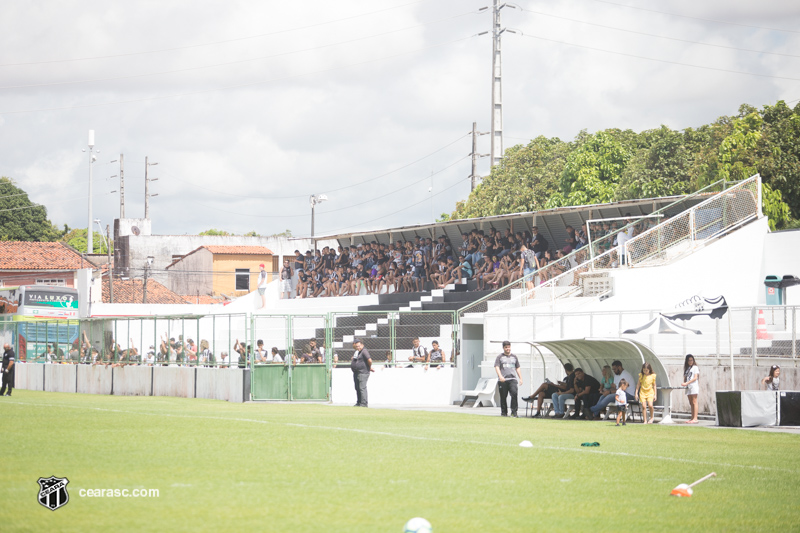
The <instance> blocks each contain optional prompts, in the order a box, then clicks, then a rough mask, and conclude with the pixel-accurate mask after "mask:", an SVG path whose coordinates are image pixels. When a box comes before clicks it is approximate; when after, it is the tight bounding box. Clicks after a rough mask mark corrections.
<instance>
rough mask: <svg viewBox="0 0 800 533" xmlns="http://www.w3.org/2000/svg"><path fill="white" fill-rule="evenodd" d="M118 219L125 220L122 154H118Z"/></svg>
mask: <svg viewBox="0 0 800 533" xmlns="http://www.w3.org/2000/svg"><path fill="white" fill-rule="evenodd" d="M119 218H125V165H124V156H123V155H122V154H119Z"/></svg>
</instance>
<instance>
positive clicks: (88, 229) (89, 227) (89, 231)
mask: <svg viewBox="0 0 800 533" xmlns="http://www.w3.org/2000/svg"><path fill="white" fill-rule="evenodd" d="M92 152H94V130H89V222H88V224H87V225H86V253H87V254H91V253H94V243H93V242H92V220H93V219H92V157H94V156H93V155H92Z"/></svg>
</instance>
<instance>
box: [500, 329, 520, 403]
mask: <svg viewBox="0 0 800 533" xmlns="http://www.w3.org/2000/svg"><path fill="white" fill-rule="evenodd" d="M494 371H495V372H497V379H498V380H499V381H500V416H508V404H507V403H506V397H507V396H508V394H509V393H510V394H511V416H513V417H514V418H517V391H518V390H519V386H520V385H522V374H521V373H520V371H519V360H518V359H517V356H516V355H514V354H513V353H511V343H510V342H509V341H503V353H501V354H500V355H498V356H497V358H496V359H495V360H494Z"/></svg>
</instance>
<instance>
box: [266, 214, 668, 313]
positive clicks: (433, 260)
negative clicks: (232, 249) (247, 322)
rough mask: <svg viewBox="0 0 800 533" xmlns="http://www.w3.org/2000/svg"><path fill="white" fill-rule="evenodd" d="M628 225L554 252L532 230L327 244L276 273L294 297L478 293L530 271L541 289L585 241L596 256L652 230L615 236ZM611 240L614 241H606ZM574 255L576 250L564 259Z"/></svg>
mask: <svg viewBox="0 0 800 533" xmlns="http://www.w3.org/2000/svg"><path fill="white" fill-rule="evenodd" d="M628 216H630V214H626V217H628ZM631 221H632V219H622V220H615V221H610V222H593V223H591V225H590V224H588V223H587V224H586V225H584V226H582V227H579V228H578V229H577V230H576V229H575V228H574V227H572V226H567V227H566V233H567V236H566V238H565V239H564V242H563V243H560V245H559V246H554V245H553V244H552V243H549V242H548V241H547V239H546V238H545V237H544V235H542V234H541V233H540V232H539V231H538V228H537V227H534V228H533V229H532V231H527V230H526V231H517V232H513V231H512V230H511V229H506V230H505V231H499V230H496V229H495V228H491V229H490V230H489V232H488V233H485V232H484V231H483V230H479V229H473V230H472V231H470V232H469V233H463V234H462V235H461V241H460V242H457V243H452V242H451V241H450V239H448V238H447V237H446V236H445V235H441V236H440V237H439V238H438V239H436V240H435V241H434V240H433V239H431V238H426V237H419V236H417V237H414V239H413V240H411V241H405V242H404V241H396V242H394V243H389V244H385V243H378V242H376V241H372V242H370V243H364V244H357V245H353V246H344V247H342V246H339V247H338V248H337V249H334V248H333V247H328V246H326V247H325V248H323V249H322V250H316V251H315V252H312V251H310V250H308V251H306V253H305V254H303V253H302V252H300V250H295V252H294V253H295V256H294V258H293V259H287V260H286V261H284V266H283V269H282V270H281V279H282V280H284V281H283V283H284V284H285V285H284V286H283V287H282V288H281V293H282V294H283V293H286V294H287V295H289V294H290V292H289V290H290V287H289V284H288V283H286V282H287V281H288V280H290V279H292V278H293V277H294V276H295V274H296V276H297V285H296V295H297V296H296V297H297V298H321V297H329V296H348V295H358V294H382V293H389V292H419V291H423V290H426V287H430V286H433V287H435V288H443V287H445V286H446V285H448V284H451V283H463V282H464V281H465V280H475V281H476V282H477V283H476V288H477V290H492V289H495V288H498V287H502V286H504V285H507V284H509V283H512V282H514V281H516V280H517V279H519V278H521V277H522V276H524V275H526V274H529V273H531V272H534V271H535V272H538V275H537V282H538V283H544V282H546V281H547V280H549V279H552V278H553V277H555V276H558V275H559V274H561V273H563V272H566V271H568V270H570V269H572V268H574V267H576V266H578V265H579V264H581V263H583V262H584V261H586V260H587V259H588V257H589V254H588V249H585V247H586V246H587V244H588V242H589V236H591V239H592V241H593V242H596V241H600V242H596V249H595V255H600V254H602V253H603V252H605V251H608V250H610V249H612V248H614V247H619V248H620V249H624V245H625V243H626V242H627V241H628V240H630V239H631V238H633V237H634V236H635V235H638V234H639V233H641V232H642V231H645V230H647V229H649V228H650V227H651V225H652V224H653V222H647V221H642V222H640V223H638V224H636V225H633V226H631V227H629V228H627V229H625V230H624V231H619V232H618V230H620V229H622V228H623V227H625V226H626V225H627V224H628V223H629V222H631ZM615 232H616V233H615ZM610 234H614V235H613V237H610V238H605V239H604V237H606V236H608V235H610ZM575 250H578V251H579V252H578V253H576V254H572V255H570V254H571V253H572V252H573V251H575ZM580 250H583V253H581V252H580ZM620 257H624V254H620ZM621 261H624V260H623V259H609V264H608V265H607V266H608V267H611V268H613V267H616V266H619V263H620V262H621Z"/></svg>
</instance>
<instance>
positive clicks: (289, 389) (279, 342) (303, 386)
mask: <svg viewBox="0 0 800 533" xmlns="http://www.w3.org/2000/svg"><path fill="white" fill-rule="evenodd" d="M327 331H328V328H327V317H326V316H325V315H314V316H307V315H302V316H301V315H260V316H259V315H256V316H253V318H252V327H251V335H250V344H251V345H252V347H253V360H252V361H251V363H250V364H251V369H252V371H251V389H250V390H251V395H252V398H253V400H329V399H330V387H331V373H330V367H331V356H330V354H331V349H330V347H331V343H330V342H329V339H328V338H327ZM259 340H261V341H262V342H263V344H262V346H263V349H264V351H265V352H266V354H265V355H266V356H267V358H268V359H271V358H272V351H273V350H272V349H273V348H277V349H278V354H279V356H280V357H281V359H282V360H283V362H278V363H275V362H263V361H259V360H258V359H259V358H258V346H259V345H258V341H259ZM312 340H316V342H317V347H318V348H320V349H321V351H323V353H324V362H323V363H312V362H306V361H304V360H303V358H304V355H306V354H308V353H310V350H309V348H310V343H311V341H312Z"/></svg>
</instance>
